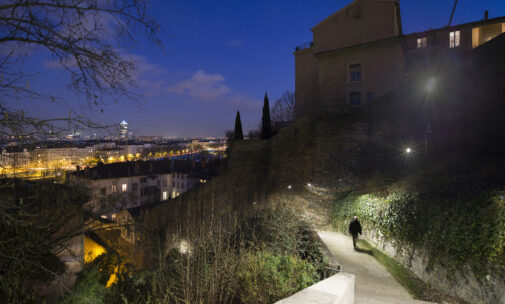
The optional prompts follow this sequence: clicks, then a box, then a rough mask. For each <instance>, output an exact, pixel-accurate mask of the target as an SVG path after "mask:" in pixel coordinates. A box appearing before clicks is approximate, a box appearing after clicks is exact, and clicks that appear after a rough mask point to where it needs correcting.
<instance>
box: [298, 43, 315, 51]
mask: <svg viewBox="0 0 505 304" xmlns="http://www.w3.org/2000/svg"><path fill="white" fill-rule="evenodd" d="M313 46H314V42H313V41H310V42H305V43H302V44H300V45H297V46H296V47H295V52H298V51H301V50H305V49H308V48H311V47H313Z"/></svg>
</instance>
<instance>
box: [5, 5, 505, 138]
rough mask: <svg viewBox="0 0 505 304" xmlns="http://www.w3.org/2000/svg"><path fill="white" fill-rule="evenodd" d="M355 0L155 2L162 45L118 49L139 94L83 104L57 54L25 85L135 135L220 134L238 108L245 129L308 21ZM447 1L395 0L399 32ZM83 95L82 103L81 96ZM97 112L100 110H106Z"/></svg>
mask: <svg viewBox="0 0 505 304" xmlns="http://www.w3.org/2000/svg"><path fill="white" fill-rule="evenodd" d="M350 2H351V1H349V0H348V1H318V2H317V3H310V2H302V1H296V2H292V1H290V2H288V1H278V2H275V3H269V2H267V1H260V2H256V3H254V4H250V3H235V2H231V1H220V2H217V3H212V4H209V3H205V2H204V1H195V2H192V3H188V2H184V3H175V4H170V5H169V4H167V3H165V2H163V1H159V0H158V1H153V3H152V7H151V10H150V11H151V14H152V15H153V17H154V18H155V19H156V20H158V22H159V23H160V24H161V26H162V32H161V39H162V41H163V43H164V46H165V47H164V50H163V51H162V50H159V49H156V48H155V47H153V46H147V44H146V43H145V41H137V42H136V43H132V44H136V45H134V47H133V48H124V50H122V53H123V54H125V55H126V56H128V57H130V59H131V60H132V61H133V62H134V63H135V64H136V66H137V72H136V73H135V74H134V75H133V79H134V80H136V81H137V88H135V89H134V91H135V92H136V93H138V94H139V97H138V98H137V101H130V100H127V99H124V98H117V101H115V100H114V99H113V98H110V99H104V100H102V101H103V102H104V103H105V104H106V105H104V106H103V107H98V108H95V110H94V111H92V112H91V111H89V110H87V109H86V108H85V107H84V106H82V105H83V104H84V103H85V101H84V100H83V99H82V97H81V100H80V101H79V100H78V99H79V98H77V97H75V96H72V95H71V94H69V93H68V92H67V90H66V84H67V83H68V75H67V74H66V73H65V72H63V70H62V69H61V68H60V67H59V65H58V63H57V61H56V60H55V58H50V57H49V56H47V54H45V53H43V52H41V51H38V50H31V52H33V55H36V56H30V57H27V58H26V59H25V61H24V62H23V63H24V65H25V66H30V68H29V69H28V72H30V73H39V74H38V75H37V76H36V77H34V78H33V79H32V80H31V83H30V85H31V87H33V88H43V90H48V91H51V92H52V93H55V94H56V95H58V96H61V97H63V98H65V100H66V103H68V104H69V105H70V106H71V107H72V108H73V109H74V110H76V111H78V112H82V113H83V114H85V115H86V116H89V117H91V118H92V119H94V120H97V121H99V122H101V123H104V124H117V123H118V122H120V121H122V120H125V121H127V122H128V123H130V124H131V125H132V126H134V130H135V133H136V134H138V135H153V136H172V137H209V136H213V137H223V136H224V132H225V130H231V129H232V128H233V121H234V117H235V113H236V111H237V110H240V112H241V116H242V123H243V125H244V127H243V129H244V132H245V133H247V132H248V131H249V130H250V129H253V128H257V127H258V124H259V122H260V117H261V106H262V103H263V101H262V100H263V95H264V94H265V91H267V92H268V95H269V98H270V103H271V105H273V103H274V102H275V99H276V98H278V97H280V96H281V94H282V93H283V92H284V91H285V90H292V91H293V90H294V56H293V54H292V52H293V50H294V47H295V46H296V45H298V44H301V43H304V42H308V41H310V40H311V39H312V36H311V34H312V33H311V32H310V30H308V29H310V28H312V27H313V26H315V25H316V24H317V23H318V21H319V20H322V19H323V18H325V17H328V16H329V15H331V14H332V13H333V12H335V11H337V10H338V9H340V8H342V7H344V6H345V5H347V4H349V3H350ZM452 5H453V3H452V1H448V2H447V3H444V4H442V5H441V4H440V3H439V2H438V1H434V0H431V1H423V3H419V2H417V3H413V2H412V1H408V2H401V3H400V7H401V14H402V20H403V24H402V26H403V31H404V33H412V32H418V31H423V30H427V29H429V28H438V27H443V26H444V25H446V24H447V22H448V20H449V17H450V13H451V10H452ZM435 8H436V9H435ZM484 10H489V17H490V18H493V17H497V16H503V15H505V4H504V3H502V2H501V1H498V0H488V1H481V2H478V3H469V2H461V3H459V4H458V7H457V9H456V11H455V15H454V19H453V21H452V24H460V23H465V22H470V21H477V20H481V19H483V16H484ZM79 102H80V103H79ZM10 105H11V106H12V107H14V108H20V109H22V108H24V109H26V108H29V109H30V110H29V111H28V112H29V113H30V114H32V115H35V116H39V117H47V116H53V117H57V116H59V117H65V116H66V113H67V112H68V109H67V108H66V107H65V106H64V103H61V104H52V103H38V102H37V101H29V100H20V101H11V104H10ZM102 110H103V112H102Z"/></svg>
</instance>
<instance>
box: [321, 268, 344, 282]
mask: <svg viewBox="0 0 505 304" xmlns="http://www.w3.org/2000/svg"><path fill="white" fill-rule="evenodd" d="M341 271H342V266H341V265H338V266H337V268H331V267H324V272H323V276H324V278H325V279H326V278H328V277H330V276H329V275H328V274H329V273H330V272H333V274H337V273H339V272H341Z"/></svg>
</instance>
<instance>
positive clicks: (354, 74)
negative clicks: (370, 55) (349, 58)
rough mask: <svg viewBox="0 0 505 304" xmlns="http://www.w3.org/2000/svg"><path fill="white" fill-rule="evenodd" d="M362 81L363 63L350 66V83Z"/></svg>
mask: <svg viewBox="0 0 505 304" xmlns="http://www.w3.org/2000/svg"><path fill="white" fill-rule="evenodd" d="M358 81H361V63H356V64H351V65H349V82H358Z"/></svg>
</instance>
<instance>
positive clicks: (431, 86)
mask: <svg viewBox="0 0 505 304" xmlns="http://www.w3.org/2000/svg"><path fill="white" fill-rule="evenodd" d="M435 84H436V79H435V77H431V78H430V79H428V82H427V83H426V92H428V93H429V92H431V91H433V90H434V89H435Z"/></svg>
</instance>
